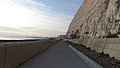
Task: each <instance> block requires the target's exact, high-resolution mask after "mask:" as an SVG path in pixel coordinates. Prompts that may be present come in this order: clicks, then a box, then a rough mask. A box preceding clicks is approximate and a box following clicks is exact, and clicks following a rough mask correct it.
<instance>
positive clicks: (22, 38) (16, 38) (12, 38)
mask: <svg viewBox="0 0 120 68" xmlns="http://www.w3.org/2000/svg"><path fill="white" fill-rule="evenodd" d="M29 39H30V40H31V39H33V40H34V39H47V38H28V37H26V38H25V37H0V40H29Z"/></svg>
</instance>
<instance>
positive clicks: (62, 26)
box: [0, 0, 71, 36]
mask: <svg viewBox="0 0 120 68" xmlns="http://www.w3.org/2000/svg"><path fill="white" fill-rule="evenodd" d="M3 1H4V2H0V10H1V11H0V18H1V20H0V25H1V26H6V27H4V28H2V29H1V28H0V29H1V30H0V33H1V35H4V34H6V35H7V34H9V33H10V35H11V36H12V35H15V36H20V35H21V36H58V35H60V34H65V33H66V31H67V28H68V25H69V23H70V20H71V16H68V15H64V14H60V13H51V12H47V11H44V10H42V11H40V10H38V9H36V8H34V9H33V8H30V7H26V6H23V5H22V6H21V5H19V4H18V3H16V2H13V1H27V3H29V4H33V5H34V6H35V5H36V6H42V7H49V6H46V5H45V4H42V3H40V2H39V3H37V2H35V1H33V0H3ZM19 3H20V2H19ZM40 8H41V7H40ZM40 8H39V9H40ZM8 27H9V28H8ZM10 27H12V28H10ZM23 27H25V28H23Z"/></svg>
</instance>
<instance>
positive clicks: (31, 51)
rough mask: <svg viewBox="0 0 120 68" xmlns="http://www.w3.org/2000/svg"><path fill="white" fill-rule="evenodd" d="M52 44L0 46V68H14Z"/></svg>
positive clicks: (45, 42) (25, 43) (44, 42)
mask: <svg viewBox="0 0 120 68" xmlns="http://www.w3.org/2000/svg"><path fill="white" fill-rule="evenodd" d="M53 44H55V41H34V42H23V43H22V42H17V43H10V44H0V68H16V67H18V66H19V65H21V64H23V63H24V62H25V61H27V60H29V59H30V58H31V57H33V56H35V55H36V54H37V53H40V52H42V51H43V50H45V49H46V48H48V47H50V46H51V45H53Z"/></svg>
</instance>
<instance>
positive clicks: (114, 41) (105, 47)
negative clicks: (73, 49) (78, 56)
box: [68, 38, 120, 60]
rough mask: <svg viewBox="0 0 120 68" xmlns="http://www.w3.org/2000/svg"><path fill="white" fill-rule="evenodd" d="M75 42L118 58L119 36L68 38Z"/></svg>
mask: <svg viewBox="0 0 120 68" xmlns="http://www.w3.org/2000/svg"><path fill="white" fill-rule="evenodd" d="M68 41H71V42H73V43H76V44H83V45H85V46H86V47H90V48H91V49H92V50H96V51H97V52H99V53H101V52H104V53H106V54H109V55H110V56H111V57H115V58H116V59H118V60H120V38H104V39H93V38H89V39H84V40H80V39H69V40H68Z"/></svg>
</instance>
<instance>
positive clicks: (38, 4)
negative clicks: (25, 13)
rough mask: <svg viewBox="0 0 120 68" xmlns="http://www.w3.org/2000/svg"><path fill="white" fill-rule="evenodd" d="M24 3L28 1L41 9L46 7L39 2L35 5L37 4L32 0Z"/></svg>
mask: <svg viewBox="0 0 120 68" xmlns="http://www.w3.org/2000/svg"><path fill="white" fill-rule="evenodd" d="M26 1H28V2H29V3H31V4H34V5H37V6H42V7H46V6H47V5H45V4H43V3H40V2H39V3H37V2H35V1H33V0H26Z"/></svg>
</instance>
